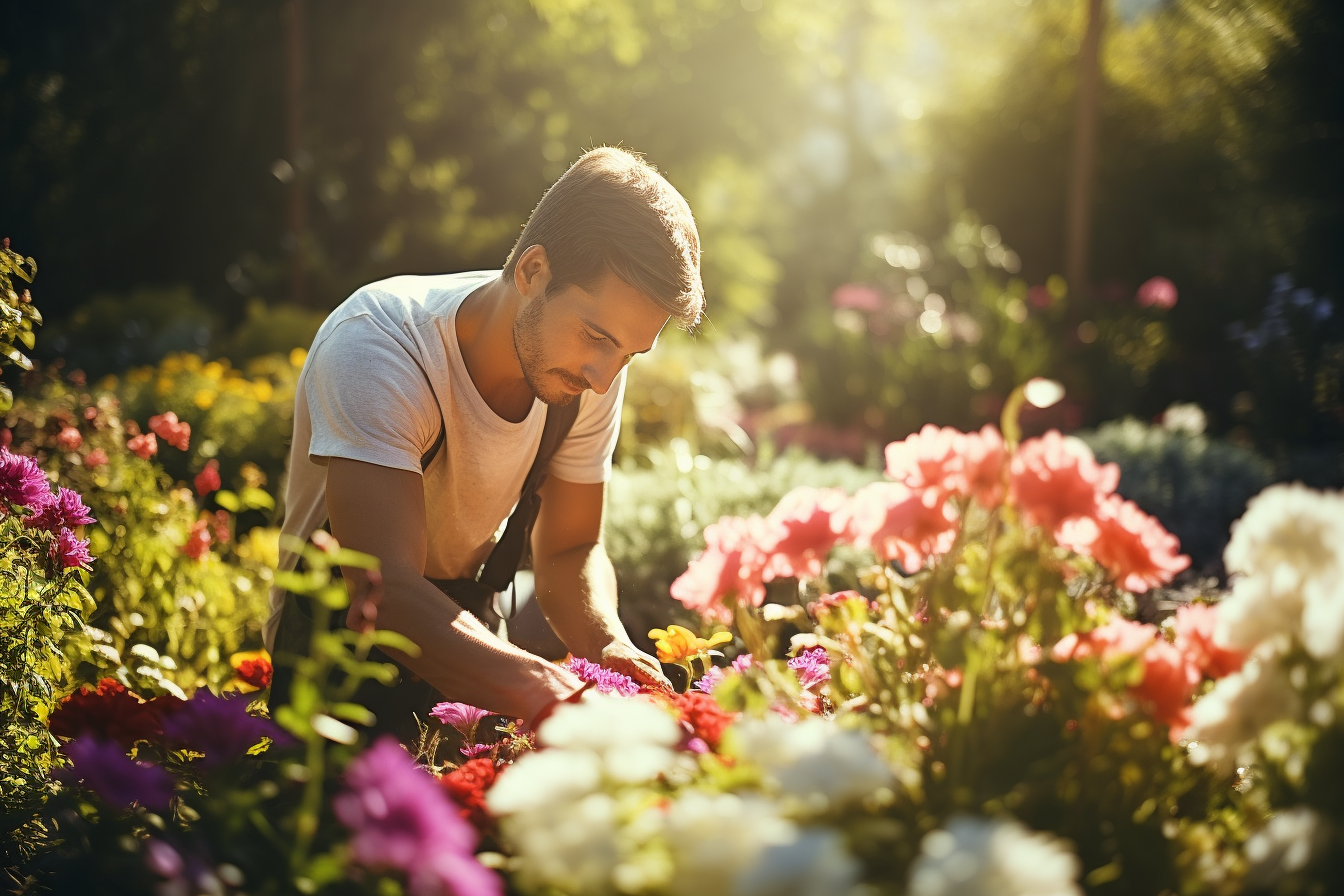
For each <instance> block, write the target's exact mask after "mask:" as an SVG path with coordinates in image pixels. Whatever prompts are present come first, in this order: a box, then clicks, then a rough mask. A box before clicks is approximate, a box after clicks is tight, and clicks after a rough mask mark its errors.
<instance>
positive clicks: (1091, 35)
mask: <svg viewBox="0 0 1344 896" xmlns="http://www.w3.org/2000/svg"><path fill="white" fill-rule="evenodd" d="M1105 18H1106V0H1088V12H1087V32H1086V34H1084V36H1083V43H1082V46H1081V47H1079V50H1078V97H1077V103H1076V106H1075V113H1074V119H1073V156H1072V158H1071V159H1070V163H1069V192H1068V197H1067V200H1066V202H1067V208H1066V210H1065V231H1064V277H1065V279H1066V280H1068V283H1069V290H1070V291H1071V292H1073V293H1074V294H1075V295H1076V294H1078V293H1080V292H1084V291H1086V289H1087V283H1088V259H1089V254H1090V249H1091V241H1092V186H1093V181H1094V179H1095V175H1096V167H1097V106H1098V93H1099V90H1100V85H1101V30H1102V25H1103V23H1104V21H1105Z"/></svg>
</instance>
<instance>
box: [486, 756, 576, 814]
mask: <svg viewBox="0 0 1344 896" xmlns="http://www.w3.org/2000/svg"><path fill="white" fill-rule="evenodd" d="M601 781H602V762H601V759H600V758H599V757H597V756H595V755H593V754H592V753H583V752H580V751H577V750H561V749H558V748H556V749H549V750H538V751H536V752H533V753H527V754H525V755H524V756H522V757H521V758H520V759H519V760H518V761H517V762H515V763H514V764H513V765H511V766H509V768H508V770H507V771H505V772H504V773H503V774H501V775H500V776H499V780H498V781H496V782H495V784H494V786H493V787H491V788H490V791H489V793H487V794H486V805H487V806H488V807H489V808H490V812H491V814H493V815H495V816H505V815H512V814H514V813H516V812H535V811H537V810H539V809H543V808H545V807H547V806H565V805H568V804H569V803H571V802H573V801H574V800H576V799H581V798H582V797H584V796H587V795H588V794H590V793H593V792H594V791H596V790H597V789H598V786H599V785H600V784H601Z"/></svg>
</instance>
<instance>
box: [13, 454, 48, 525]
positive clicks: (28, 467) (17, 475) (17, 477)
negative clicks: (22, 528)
mask: <svg viewBox="0 0 1344 896" xmlns="http://www.w3.org/2000/svg"><path fill="white" fill-rule="evenodd" d="M51 500H52V495H51V483H50V482H49V481H48V480H47V474H46V473H43V472H42V468H41V467H39V466H38V465H37V461H35V460H33V459H32V458H31V457H28V456H27V455H23V454H11V453H10V451H9V449H8V448H0V513H8V512H9V508H10V506H11V505H14V504H18V505H21V506H23V507H27V508H28V509H30V510H41V509H42V508H43V507H44V506H46V505H47V504H49V503H51Z"/></svg>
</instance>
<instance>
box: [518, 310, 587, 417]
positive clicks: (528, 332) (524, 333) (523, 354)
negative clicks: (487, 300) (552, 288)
mask: <svg viewBox="0 0 1344 896" xmlns="http://www.w3.org/2000/svg"><path fill="white" fill-rule="evenodd" d="M543 301H545V299H544V298H542V299H534V300H532V301H531V302H529V303H528V304H527V307H525V308H524V309H523V310H522V311H520V312H519V313H518V316H517V318H515V319H514V322H513V350H514V353H515V354H516V355H517V356H518V366H519V367H521V368H522V371H523V380H524V381H525V382H526V383H527V388H529V389H531V390H532V394H533V395H534V396H536V397H537V398H539V399H540V400H541V401H542V403H543V404H546V405H549V406H552V407H563V406H565V405H567V404H569V403H570V402H571V401H573V400H574V399H575V398H577V397H578V396H577V395H575V394H574V393H572V392H565V391H563V390H558V389H555V388H547V387H546V386H545V385H543V384H542V382H541V377H542V376H544V375H545V374H546V373H547V372H548V371H546V370H545V369H544V366H543V365H544V364H545V361H544V360H543V358H542V353H541V330H542V326H541V318H542V309H541V303H542V302H543ZM557 373H559V371H557Z"/></svg>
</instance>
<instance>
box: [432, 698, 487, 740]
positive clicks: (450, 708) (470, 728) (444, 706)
mask: <svg viewBox="0 0 1344 896" xmlns="http://www.w3.org/2000/svg"><path fill="white" fill-rule="evenodd" d="M429 714H430V715H431V716H433V717H434V718H436V719H438V720H439V721H440V722H442V723H443V724H445V725H448V726H450V727H452V728H456V729H457V730H458V732H459V733H460V734H461V735H462V736H463V737H470V736H472V735H473V734H475V733H476V726H477V725H479V724H480V721H481V719H483V718H485V717H486V716H488V715H490V711H489V710H488V709H481V708H480V707H479V706H472V705H471V704H470V703H453V702H451V701H445V702H443V703H438V704H435V706H434V708H433V709H431V710H430V711H429Z"/></svg>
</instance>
